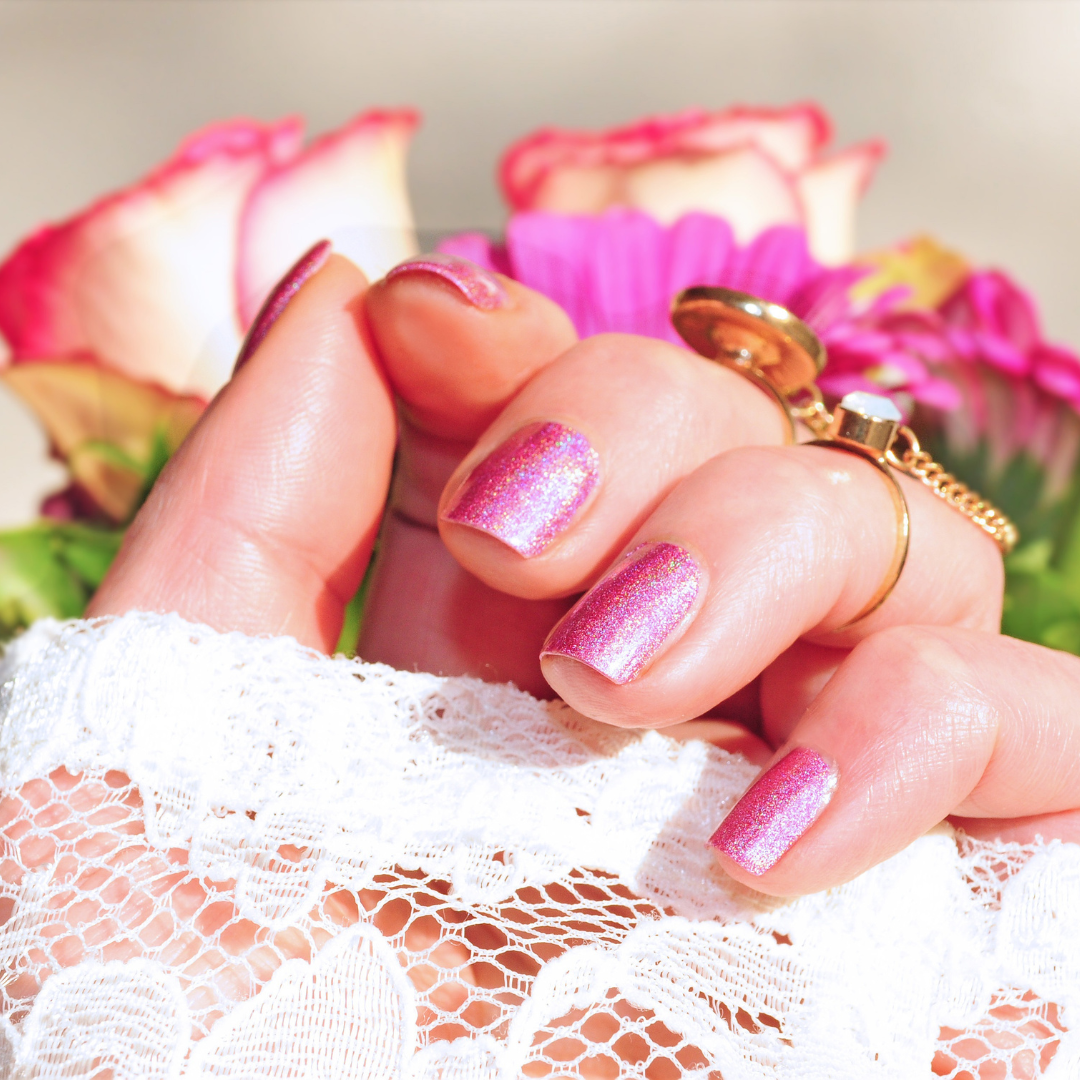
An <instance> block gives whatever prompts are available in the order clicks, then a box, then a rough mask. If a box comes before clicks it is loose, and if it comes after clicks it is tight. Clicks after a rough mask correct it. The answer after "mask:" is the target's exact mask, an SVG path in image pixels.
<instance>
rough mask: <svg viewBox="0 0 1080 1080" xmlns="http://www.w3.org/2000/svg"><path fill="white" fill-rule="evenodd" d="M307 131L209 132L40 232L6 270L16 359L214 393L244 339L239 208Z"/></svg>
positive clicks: (238, 128)
mask: <svg viewBox="0 0 1080 1080" xmlns="http://www.w3.org/2000/svg"><path fill="white" fill-rule="evenodd" d="M299 134H300V128H299V123H298V121H295V120H286V121H283V122H282V123H280V124H276V125H270V126H264V125H260V124H255V123H252V122H249V121H235V122H232V123H227V124H220V125H216V126H214V127H210V128H207V129H206V130H204V131H202V132H199V133H197V134H196V135H194V136H193V137H191V138H190V139H188V140H187V141H186V142H185V143H184V144H183V145H182V146H181V147H180V149H179V151H178V152H177V153H176V155H175V156H174V157H173V158H172V159H171V160H170V161H168V162H167V163H166V164H165V165H164V166H162V167H161V168H159V169H158V170H156V171H155V172H153V173H151V174H150V175H149V176H148V177H147V178H146V179H145V180H143V181H141V182H140V183H139V184H136V185H134V186H133V187H131V188H128V189H127V190H125V191H121V192H119V193H117V194H115V195H112V196H109V197H107V198H106V199H104V200H102V201H101V202H99V203H97V204H96V205H94V206H92V207H91V208H90V209H89V210H87V211H86V212H85V213H83V214H81V215H79V216H78V217H76V218H74V219H72V220H71V221H69V222H66V223H64V224H61V225H57V226H50V227H47V228H45V229H42V230H41V231H40V232H38V233H37V234H36V235H34V236H32V237H31V238H30V239H29V240H27V241H26V242H25V243H24V244H23V245H22V246H20V247H19V248H18V249H17V250H16V251H15V252H14V253H13V254H12V255H11V256H10V257H9V258H8V260H7V261H6V262H5V263H4V264H3V266H0V330H2V332H3V334H4V336H5V337H6V339H7V340H8V342H9V344H10V345H11V348H12V351H13V352H14V354H15V359H16V360H20V359H27V358H35V357H39V356H58V355H59V356H73V355H88V356H93V357H95V358H96V359H97V360H99V361H100V362H101V363H102V364H104V365H106V366H108V367H111V368H114V369H116V370H118V371H122V372H125V373H127V374H129V375H131V376H132V377H134V378H136V379H139V380H143V381H150V382H157V383H160V384H161V385H163V386H165V387H167V388H168V389H170V390H173V391H177V392H194V393H198V394H201V395H203V396H207V397H208V396H210V395H211V394H213V392H214V391H215V390H217V388H218V387H219V386H221V384H222V383H223V382H224V381H225V380H226V379H227V377H228V374H229V371H230V370H231V367H232V363H233V360H234V358H235V356H236V350H237V347H238V346H239V343H240V328H239V326H238V325H237V323H236V317H235V310H234V303H233V273H234V260H235V245H236V233H237V223H238V221H239V217H240V211H241V208H242V207H243V205H244V203H245V201H246V199H247V196H248V193H249V192H250V190H251V189H252V187H253V186H254V184H255V182H256V181H257V180H258V179H259V177H260V176H261V175H262V174H263V173H264V172H265V170H266V169H267V168H268V167H269V166H270V165H271V164H273V163H274V162H278V161H281V160H283V159H284V158H287V157H288V156H289V154H291V153H294V152H295V148H296V145H297V143H298V140H299Z"/></svg>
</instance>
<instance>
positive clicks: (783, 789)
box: [709, 746, 837, 874]
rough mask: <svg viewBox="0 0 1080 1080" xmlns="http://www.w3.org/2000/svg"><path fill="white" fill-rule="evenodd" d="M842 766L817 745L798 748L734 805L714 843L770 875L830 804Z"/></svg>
mask: <svg viewBox="0 0 1080 1080" xmlns="http://www.w3.org/2000/svg"><path fill="white" fill-rule="evenodd" d="M836 782H837V773H836V769H835V768H834V767H833V766H832V765H830V764H829V762H828V761H826V759H825V758H823V757H822V756H821V755H820V754H819V753H818V752H817V751H816V750H810V749H808V748H807V747H805V746H799V747H796V748H795V749H794V750H792V751H791V753H789V754H786V755H785V756H784V757H782V758H781V759H780V760H779V761H778V762H777V763H776V764H775V765H774V766H773V767H772V768H771V769H769V770H768V772H765V773H763V774H762V775H761V776H759V777H758V778H757V780H755V781H754V783H753V785H752V786H751V788H750V790H749V791H747V793H746V794H745V795H744V796H743V797H742V798H741V799H740V800H739V801H738V802H737V803H736V804H735V805H734V807H732V809H731V812H730V813H729V814H728V816H727V817H726V818H724V820H723V821H722V822H721V823H720V828H718V829H717V830H716V832H714V833H713V835H712V838H711V839H710V840H709V843H710V844H711V845H712V847H714V848H716V850H717V851H722V852H723V853H724V854H725V855H727V856H728V858H729V859H734V860H735V862H737V863H738V864H739V865H740V866H741V867H742V868H743V869H744V870H748V871H749V872H750V873H751V874H764V873H765V871H766V870H769V869H771V868H772V867H773V866H774V865H775V864H776V861H777V860H778V859H779V858H780V856H781V855H783V854H784V852H785V851H787V850H788V849H789V848H790V847H791V846H792V844H794V843H795V841H796V840H798V839H799V837H800V836H802V834H803V833H804V832H806V830H807V829H809V828H810V826H811V825H813V824H814V822H815V821H817V819H818V817H819V816H820V814H821V811H822V810H824V809H825V807H826V806H828V804H829V800H830V799H831V798H832V796H833V792H834V791H835V790H836Z"/></svg>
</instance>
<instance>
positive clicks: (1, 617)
mask: <svg viewBox="0 0 1080 1080" xmlns="http://www.w3.org/2000/svg"><path fill="white" fill-rule="evenodd" d="M123 536H124V534H123V530H122V529H99V528H95V527H93V526H90V525H84V524H81V523H78V522H66V521H65V522H52V521H41V522H37V523H35V524H33V525H28V526H26V527H24V528H21V529H10V530H7V531H5V532H0V640H5V639H7V638H9V637H11V636H12V635H13V634H15V633H16V632H18V631H19V630H21V629H23V628H24V627H27V626H29V625H30V624H31V623H32V622H34V620H35V619H40V618H44V617H46V616H53V617H54V618H58V619H73V618H78V617H79V616H80V615H82V613H83V611H84V610H85V609H86V604H87V601H88V600H89V599H90V597H91V596H92V595H93V593H94V590H95V589H96V588H97V587H98V586H99V585H100V584H101V581H102V579H103V578H104V577H105V572H106V571H107V570H108V569H109V566H110V564H111V563H112V560H113V559H114V558H115V556H116V553H117V551H119V549H120V543H121V541H122V540H123Z"/></svg>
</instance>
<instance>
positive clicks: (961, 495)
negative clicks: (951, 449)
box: [886, 426, 1020, 555]
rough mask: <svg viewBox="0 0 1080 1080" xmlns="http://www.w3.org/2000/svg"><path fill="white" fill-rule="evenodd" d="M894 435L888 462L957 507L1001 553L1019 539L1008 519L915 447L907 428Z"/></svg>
mask: <svg viewBox="0 0 1080 1080" xmlns="http://www.w3.org/2000/svg"><path fill="white" fill-rule="evenodd" d="M896 434H897V438H896V440H895V441H894V442H893V445H892V446H890V447H889V451H888V454H887V455H886V457H887V458H888V462H889V464H890V465H891V466H892V467H893V468H894V469H899V470H900V471H901V472H904V473H907V475H908V476H912V477H914V478H915V479H916V480H919V481H921V482H922V483H923V484H925V485H926V486H927V487H928V488H929V489H930V490H931V491H932V492H933V493H934V494H935V495H936V496H937V497H938V498H939V499H943V500H944V501H945V502H947V503H948V504H949V506H951V507H952V508H953V509H954V510H959V511H960V513H961V514H963V515H964V516H965V517H966V518H968V519H970V520H971V521H972V522H974V523H975V524H976V525H978V527H979V528H980V529H982V531H983V532H984V533H986V534H987V535H988V536H990V537H992V538H993V540H994V542H995V543H996V544H997V546H998V547H999V548H1000V549H1001V553H1002V555H1008V554H1009V552H1010V551H1012V549H1013V548H1014V547H1016V543H1017V541H1018V540H1019V539H1020V533H1019V531H1018V530H1017V528H1016V526H1015V525H1014V524H1013V523H1012V522H1011V521H1010V520H1009V518H1007V517H1006V516H1005V515H1004V514H1003V513H1002V512H1001V511H1000V510H999V509H998V508H997V507H996V506H994V504H993V503H992V502H989V501H988V500H987V499H984V498H983V497H982V496H981V495H980V494H979V493H978V492H977V491H972V490H971V488H969V487H968V486H967V484H965V483H964V482H963V481H962V480H957V478H956V477H955V476H953V474H952V473H950V472H946V471H945V466H944V465H942V464H940V463H939V462H937V461H935V460H934V459H933V458H932V457H931V456H930V455H929V454H928V453H927V452H926V451H925V450H923V449H922V447H921V446H919V440H918V438H917V437H916V435H915V432H914V431H912V430H911V428H909V427H907V426H904V427H901V428H900V430H899V431H898V432H897V433H896ZM900 439H904V440H905V442H906V443H907V447H906V448H905V449H904V450H902V451H901V452H900V453H899V454H898V453H897V452H896V443H897V442H899V441H900Z"/></svg>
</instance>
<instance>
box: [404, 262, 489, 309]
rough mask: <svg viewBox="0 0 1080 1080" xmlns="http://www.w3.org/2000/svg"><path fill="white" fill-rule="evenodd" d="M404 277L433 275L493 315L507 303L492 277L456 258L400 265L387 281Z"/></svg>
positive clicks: (482, 269)
mask: <svg viewBox="0 0 1080 1080" xmlns="http://www.w3.org/2000/svg"><path fill="white" fill-rule="evenodd" d="M407 274H434V275H435V276H436V277H440V278H442V279H443V281H446V282H449V283H450V284H451V285H453V286H454V288H455V289H457V290H458V292H460V293H461V295H462V296H463V297H465V299H466V300H468V301H469V303H470V304H472V305H473V307H478V308H480V309H481V310H483V311H494V310H495V309H496V308H501V307H502V306H503V305H504V304H505V303H506V299H507V297H506V290H505V289H504V288H503V286H502V282H501V281H499V279H498V278H497V277H496V276H495V275H494V274H492V273H490V272H488V271H487V270H485V269H484V268H483V267H481V266H477V265H476V263H472V262H469V260H468V259H462V258H461V257H460V256H458V255H443V254H441V253H438V252H436V253H435V254H433V255H421V256H419V258H416V259H409V260H408V262H403V263H400V264H399V265H397V266H395V267H394V269H393V270H391V271H390V273H389V274H387V275H386V280H387V281H393V280H394V278H399V277H405V276H406V275H407Z"/></svg>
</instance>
